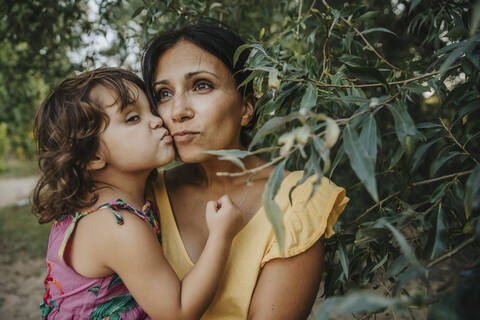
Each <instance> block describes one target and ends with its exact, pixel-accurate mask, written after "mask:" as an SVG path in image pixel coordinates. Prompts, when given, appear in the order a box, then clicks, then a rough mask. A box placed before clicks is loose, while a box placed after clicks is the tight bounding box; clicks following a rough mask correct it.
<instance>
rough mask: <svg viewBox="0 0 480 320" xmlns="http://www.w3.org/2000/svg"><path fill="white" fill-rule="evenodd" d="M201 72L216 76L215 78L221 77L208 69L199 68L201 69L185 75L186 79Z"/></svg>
mask: <svg viewBox="0 0 480 320" xmlns="http://www.w3.org/2000/svg"><path fill="white" fill-rule="evenodd" d="M199 73H208V74H210V75H212V76H214V77H215V78H217V79H219V78H218V76H217V75H216V74H215V73H213V72H210V71H207V70H199V71H194V72H189V73H187V74H186V75H185V79H190V78H191V77H193V76H196V75H197V74H199Z"/></svg>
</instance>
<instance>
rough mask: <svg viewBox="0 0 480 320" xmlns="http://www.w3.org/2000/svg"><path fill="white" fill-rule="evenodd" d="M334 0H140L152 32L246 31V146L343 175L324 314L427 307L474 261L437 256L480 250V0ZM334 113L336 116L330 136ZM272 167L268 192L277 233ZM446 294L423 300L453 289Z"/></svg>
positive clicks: (291, 165)
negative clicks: (251, 114)
mask: <svg viewBox="0 0 480 320" xmlns="http://www.w3.org/2000/svg"><path fill="white" fill-rule="evenodd" d="M328 2H329V1H276V2H275V5H272V6H269V4H271V3H270V1H260V3H255V5H253V4H250V2H248V1H235V2H231V1H226V2H222V3H219V2H218V3H217V2H208V1H207V2H204V1H193V0H191V1H186V0H185V1H167V2H166V3H162V4H160V3H145V5H143V6H140V7H139V9H138V10H137V13H139V16H140V17H141V18H142V22H141V24H142V28H143V29H144V30H145V29H148V30H151V29H152V31H154V32H156V31H158V30H163V29H166V28H170V27H171V26H172V24H170V25H167V26H166V25H165V22H166V21H169V22H173V25H175V26H177V25H182V24H184V23H186V22H198V21H204V20H208V19H211V18H215V19H218V20H221V21H222V22H223V23H226V24H227V25H231V26H235V28H236V29H237V30H238V31H240V32H241V33H242V34H243V35H244V36H246V38H248V39H250V42H249V43H248V44H247V45H245V46H243V47H242V48H240V49H239V50H238V51H237V56H238V54H239V53H240V51H241V50H243V49H244V48H247V47H249V48H251V49H252V51H251V54H250V58H249V62H250V63H249V67H248V68H249V69H250V70H251V71H252V77H250V78H249V79H248V81H252V82H253V84H254V87H255V90H256V93H257V95H258V97H259V99H258V102H257V105H256V112H257V118H258V121H257V124H256V128H255V132H254V133H253V134H252V142H251V144H250V146H249V151H250V152H251V153H252V154H253V153H255V154H263V156H264V158H265V159H266V160H269V161H272V164H277V163H278V162H281V163H282V164H283V163H284V161H286V167H287V168H288V169H290V170H298V169H300V170H304V171H305V177H309V176H311V175H314V174H316V175H317V177H318V180H317V183H319V182H320V177H321V176H322V174H323V173H324V172H328V173H329V176H330V177H332V178H333V179H334V180H335V181H336V182H337V183H339V184H340V185H343V186H345V187H346V188H347V192H348V195H349V196H350V198H351V199H352V200H351V203H350V204H349V206H348V207H347V210H346V211H345V213H344V214H343V215H342V216H341V221H340V223H338V224H337V226H336V228H337V230H336V231H337V235H336V236H335V237H334V238H332V239H329V240H328V241H327V243H328V244H329V246H328V252H327V258H328V259H327V264H326V270H327V276H326V279H325V293H326V295H327V296H332V295H342V294H345V293H348V294H347V295H345V296H341V297H340V296H339V297H334V298H329V299H328V300H326V301H325V303H324V304H323V305H322V306H321V307H320V310H319V311H318V313H317V318H318V319H327V318H331V317H335V316H337V315H341V314H345V313H360V314H365V315H367V316H368V315H372V316H373V314H374V313H375V312H381V311H383V310H385V308H390V309H391V312H394V313H396V314H402V313H411V312H412V311H411V310H412V309H410V308H411V307H412V306H416V308H418V307H423V308H424V309H423V310H424V312H425V314H426V311H425V310H427V309H428V306H429V305H430V304H431V303H432V302H433V301H435V300H438V299H439V298H440V297H443V296H445V295H447V294H448V292H449V291H448V289H447V288H448V286H442V284H443V283H448V281H450V282H455V281H456V280H458V274H459V272H460V271H461V270H464V269H468V268H470V267H472V266H475V265H476V264H478V263H479V261H478V260H477V259H475V258H470V259H466V261H463V260H462V262H458V263H456V264H455V267H452V266H450V268H447V269H446V270H447V271H445V269H442V268H436V267H437V266H438V265H443V264H444V263H445V261H448V258H450V257H451V256H454V255H455V254H458V252H462V251H461V250H467V251H470V252H477V254H478V251H479V247H478V242H475V237H476V232H477V231H475V230H478V228H479V227H478V226H479V225H480V224H479V223H478V221H479V220H480V218H479V203H478V200H477V199H478V193H479V190H480V189H479V188H478V185H480V179H479V175H478V172H479V171H478V164H479V159H480V154H479V150H480V139H479V138H480V133H479V129H480V118H479V117H478V115H479V114H478V112H479V109H480V106H479V104H478V101H479V99H478V98H479V89H478V83H480V76H479V70H480V65H479V55H480V46H479V39H480V34H479V33H478V30H477V26H478V22H476V21H478V9H475V12H474V13H473V14H472V10H471V9H472V8H473V1H467V0H459V1H444V0H441V1H433V0H423V1H419V0H414V1H410V2H406V1H392V2H391V4H390V5H386V6H385V3H384V2H383V1H376V0H368V1H362V2H358V1H351V2H350V1H346V2H345V1H344V2H342V4H341V5H340V4H339V3H338V4H337V3H334V2H333V1H331V2H332V3H331V5H330V4H329V3H328ZM240 9H242V10H240ZM263 11H267V12H266V14H265V13H264V12H263ZM259 13H263V14H262V15H261V16H258V14H259ZM137 17H138V16H137ZM279 17H281V19H279ZM404 26H407V27H404ZM147 38H148V37H147ZM428 92H430V96H429V95H425V96H424V94H426V93H428ZM329 123H330V124H331V123H335V125H336V126H337V127H340V128H341V131H342V133H341V135H340V137H338V142H337V143H336V144H335V141H337V137H336V135H335V134H333V135H332V133H335V129H334V127H333V126H332V125H330V127H329V125H328V124H329ZM332 136H333V138H332ZM332 141H333V143H332ZM216 154H218V155H219V156H223V157H224V158H225V159H228V160H230V161H233V162H235V163H240V162H241V160H240V159H241V158H243V157H244V156H245V152H243V153H241V154H237V155H236V154H235V152H233V151H225V152H223V153H222V152H221V151H220V152H219V151H217V152H216ZM331 154H332V155H335V157H334V158H333V160H331V159H330V155H331ZM277 168H278V166H277ZM277 171H278V170H274V173H273V174H272V176H271V183H269V184H268V185H267V189H266V191H265V194H264V204H266V206H267V207H268V208H270V214H269V218H270V219H271V221H272V224H273V226H274V229H275V232H276V235H277V237H278V240H279V243H280V244H281V243H282V228H283V226H282V219H281V215H277V214H275V212H276V211H275V204H274V203H272V202H271V199H274V196H275V193H276V192H275V190H276V189H275V185H276V182H275V181H277V180H278V179H277ZM337 251H338V252H337ZM453 259H455V258H453ZM464 260H465V259H464ZM434 282H437V283H434ZM412 283H413V284H415V285H414V286H413V289H412ZM432 283H434V285H433V284H432ZM358 288H365V289H371V290H376V291H378V292H377V293H373V292H371V291H369V292H364V291H362V292H356V291H355V289H358ZM382 288H383V289H382ZM415 288H416V289H415ZM433 288H436V289H433ZM385 296H387V297H385ZM442 301H443V302H440V303H437V304H434V305H433V306H432V307H431V308H430V311H429V313H430V314H435V312H437V311H435V310H441V309H442V308H443V309H445V308H446V304H449V303H455V301H453V300H451V301H447V300H442ZM452 301H453V302H452ZM457 302H458V301H457ZM470 307H471V308H474V307H473V305H471V306H470ZM443 309H442V310H443ZM450 309H452V308H450ZM450 309H449V310H450ZM453 309H455V308H453Z"/></svg>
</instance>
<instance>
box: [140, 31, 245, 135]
mask: <svg viewBox="0 0 480 320" xmlns="http://www.w3.org/2000/svg"><path fill="white" fill-rule="evenodd" d="M181 41H189V42H191V43H193V44H195V45H197V46H198V47H200V48H202V49H203V50H205V51H207V52H209V53H211V54H212V55H214V56H215V57H217V58H218V59H220V60H221V61H222V62H223V63H224V64H225V66H226V67H227V68H228V69H229V70H230V72H231V73H232V75H233V78H234V79H235V84H236V85H237V88H238V87H239V86H240V84H242V83H243V81H244V80H245V79H247V77H248V76H249V75H250V73H251V72H250V71H248V70H245V67H246V66H247V59H248V56H249V54H250V50H249V49H248V48H246V49H245V50H243V51H242V53H241V54H240V56H239V58H238V60H237V61H236V63H235V64H234V63H233V57H234V55H235V51H236V50H237V49H238V48H239V47H240V46H241V45H242V44H244V42H243V40H242V39H241V38H240V37H239V36H238V35H237V34H235V33H234V32H232V31H230V30H227V29H224V28H221V27H217V26H214V25H206V24H199V25H188V26H185V27H183V28H181V29H178V30H171V31H166V32H162V33H160V34H159V35H157V36H156V37H155V38H153V39H151V40H150V42H149V43H148V44H147V48H146V50H145V51H144V53H143V59H142V74H143V80H144V81H145V86H146V87H147V96H148V99H149V100H150V102H151V104H153V105H156V102H155V101H156V99H155V93H154V91H153V83H154V80H155V79H154V77H155V70H156V68H157V64H158V59H159V58H160V57H161V56H162V55H163V54H164V53H165V51H167V50H168V49H170V48H172V47H174V46H175V45H176V44H178V43H179V42H181ZM238 92H239V93H240V95H241V96H242V99H252V100H254V93H253V85H252V82H251V81H250V82H249V83H248V84H246V85H244V86H242V87H241V88H238ZM253 123H254V121H253V119H252V121H251V122H250V125H251V124H253ZM250 125H249V126H248V127H250ZM245 129H247V128H244V130H243V132H242V143H243V144H248V143H245V142H246V140H248V138H246V135H245V131H246V130H245Z"/></svg>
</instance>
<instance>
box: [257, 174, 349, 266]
mask: <svg viewBox="0 0 480 320" xmlns="http://www.w3.org/2000/svg"><path fill="white" fill-rule="evenodd" d="M302 176H303V172H302V171H295V172H291V173H290V174H289V176H288V178H289V179H286V180H285V181H284V183H283V184H282V187H281V188H280V190H279V192H278V194H277V196H276V197H275V200H276V201H277V203H279V205H280V207H281V208H282V209H283V211H284V226H285V252H284V255H282V253H281V252H280V246H279V244H278V242H277V240H276V238H275V237H273V238H272V239H271V240H270V243H269V244H268V245H267V251H266V253H265V255H264V256H263V259H262V262H261V267H263V266H264V264H265V263H267V262H268V261H270V260H272V259H275V258H282V257H283V258H285V257H287V258H288V257H292V256H295V255H297V254H300V253H302V252H304V251H306V250H307V249H309V248H310V247H311V246H312V245H313V244H314V243H315V242H316V241H317V240H318V239H319V238H320V237H321V236H322V235H324V234H325V237H327V238H329V237H331V236H332V235H333V234H334V233H335V232H334V231H333V226H334V225H335V223H336V221H337V219H338V216H339V215H340V214H341V213H342V211H343V209H345V206H346V205H347V203H348V201H349V198H348V197H346V193H345V189H343V188H341V187H338V186H337V185H335V184H334V183H333V182H331V181H330V180H328V179H327V178H325V177H324V178H322V181H321V183H320V185H319V186H318V188H317V190H316V191H315V193H314V195H313V196H312V198H311V199H310V200H309V199H308V198H309V196H310V193H311V191H312V188H313V183H314V181H315V179H316V177H315V176H312V177H310V178H308V179H307V180H306V181H305V182H304V183H303V184H301V185H300V186H298V187H297V188H296V189H295V190H294V191H293V193H292V203H290V201H289V200H288V199H289V192H290V189H291V188H292V187H293V186H295V184H296V183H297V181H298V180H300V179H301V178H302Z"/></svg>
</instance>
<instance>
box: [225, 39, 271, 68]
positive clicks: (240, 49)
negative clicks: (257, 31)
mask: <svg viewBox="0 0 480 320" xmlns="http://www.w3.org/2000/svg"><path fill="white" fill-rule="evenodd" d="M248 48H255V49H257V50H259V51H261V52H262V53H263V54H264V55H266V56H267V52H266V51H265V49H264V48H263V46H262V45H261V44H257V43H246V44H242V45H241V46H239V47H238V48H237V50H236V51H235V54H234V55H233V65H234V66H235V65H236V64H237V62H238V58H240V55H241V54H242V52H243V51H245V49H248Z"/></svg>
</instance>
